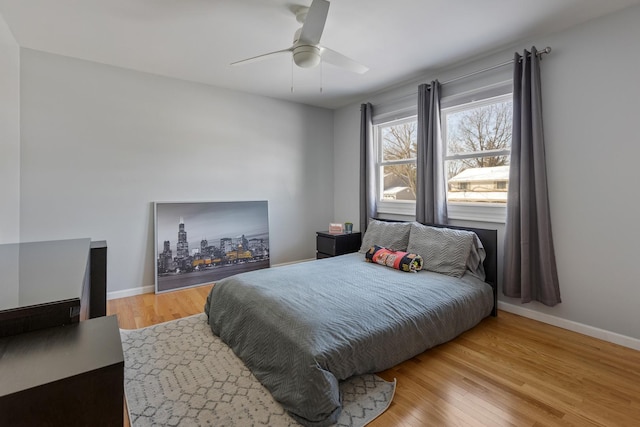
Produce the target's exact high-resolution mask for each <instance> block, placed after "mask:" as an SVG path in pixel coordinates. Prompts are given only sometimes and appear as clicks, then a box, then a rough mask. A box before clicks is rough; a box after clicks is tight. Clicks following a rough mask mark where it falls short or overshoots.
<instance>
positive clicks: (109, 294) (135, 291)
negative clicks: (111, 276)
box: [107, 285, 156, 300]
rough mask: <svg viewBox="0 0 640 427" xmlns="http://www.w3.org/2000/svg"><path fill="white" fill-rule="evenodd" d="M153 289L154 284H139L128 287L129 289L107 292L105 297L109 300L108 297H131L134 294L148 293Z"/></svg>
mask: <svg viewBox="0 0 640 427" xmlns="http://www.w3.org/2000/svg"><path fill="white" fill-rule="evenodd" d="M155 291H156V287H155V286H154V285H151V286H141V287H139V288H130V289H123V290H121V291H111V292H107V299H108V300H110V299H118V298H126V297H133V296H136V295H142V294H150V293H153V292H155Z"/></svg>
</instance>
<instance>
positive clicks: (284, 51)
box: [230, 48, 293, 65]
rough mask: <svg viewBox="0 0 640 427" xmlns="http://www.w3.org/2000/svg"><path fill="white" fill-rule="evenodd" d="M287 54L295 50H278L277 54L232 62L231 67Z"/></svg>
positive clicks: (270, 53)
mask: <svg viewBox="0 0 640 427" xmlns="http://www.w3.org/2000/svg"><path fill="white" fill-rule="evenodd" d="M286 52H289V53H290V52H293V48H289V49H282V50H276V51H275V52H269V53H265V54H263V55H258V56H254V57H252V58H247V59H241V60H240V61H236V62H232V63H231V64H230V65H244V64H250V63H252V62H257V61H262V60H263V59H268V58H269V57H271V56H277V55H280V54H282V53H286Z"/></svg>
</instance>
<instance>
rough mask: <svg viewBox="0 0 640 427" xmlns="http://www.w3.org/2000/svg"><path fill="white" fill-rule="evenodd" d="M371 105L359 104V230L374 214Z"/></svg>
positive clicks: (375, 210) (364, 228)
mask: <svg viewBox="0 0 640 427" xmlns="http://www.w3.org/2000/svg"><path fill="white" fill-rule="evenodd" d="M372 114H373V105H371V104H369V103H366V104H362V105H360V231H361V232H362V233H364V232H365V231H366V229H367V225H368V224H369V219H371V218H373V217H375V216H376V213H377V209H376V200H377V197H376V185H375V179H376V158H375V149H374V147H373V124H372V123H371V116H372Z"/></svg>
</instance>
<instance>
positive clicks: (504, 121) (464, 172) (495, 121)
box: [442, 94, 512, 221]
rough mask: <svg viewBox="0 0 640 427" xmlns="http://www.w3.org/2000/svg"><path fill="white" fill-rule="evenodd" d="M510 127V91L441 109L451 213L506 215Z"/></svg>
mask: <svg viewBox="0 0 640 427" xmlns="http://www.w3.org/2000/svg"><path fill="white" fill-rule="evenodd" d="M511 126H512V100H511V94H507V95H502V96H498V97H494V98H489V99H483V100H480V101H473V102H468V103H464V104H460V105H456V106H453V107H449V108H445V109H443V110H442V139H443V143H444V144H445V146H446V155H445V173H446V180H447V202H448V206H449V209H448V210H449V213H450V215H449V216H450V217H451V218H454V219H476V220H477V219H484V220H491V219H493V220H498V221H500V220H504V215H505V214H506V212H505V206H506V202H507V190H508V182H509V159H510V153H511ZM496 208H497V209H496ZM487 215H488V217H487ZM489 217H493V218H489Z"/></svg>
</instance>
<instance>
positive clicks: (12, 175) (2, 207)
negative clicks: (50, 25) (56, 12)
mask: <svg viewBox="0 0 640 427" xmlns="http://www.w3.org/2000/svg"><path fill="white" fill-rule="evenodd" d="M0 183H2V185H0V243H10V242H17V241H18V239H19V237H20V48H19V47H18V44H17V43H16V41H15V39H14V38H13V35H12V34H11V31H10V30H9V27H8V26H7V24H6V22H5V21H4V19H3V18H2V15H0Z"/></svg>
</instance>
